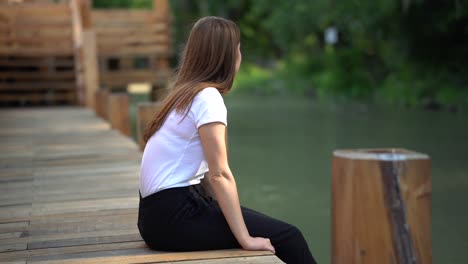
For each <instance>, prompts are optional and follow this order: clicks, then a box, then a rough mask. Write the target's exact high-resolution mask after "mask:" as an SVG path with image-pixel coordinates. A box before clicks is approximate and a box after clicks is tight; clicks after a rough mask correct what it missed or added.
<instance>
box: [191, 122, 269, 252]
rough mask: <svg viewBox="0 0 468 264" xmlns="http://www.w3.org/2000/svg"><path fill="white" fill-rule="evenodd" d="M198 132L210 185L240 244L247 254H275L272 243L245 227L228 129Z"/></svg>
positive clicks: (216, 127)
mask: <svg viewBox="0 0 468 264" xmlns="http://www.w3.org/2000/svg"><path fill="white" fill-rule="evenodd" d="M198 132H199V135H200V138H201V142H202V145H203V151H204V153H205V158H206V161H207V163H208V168H209V172H208V181H209V183H210V185H211V187H212V189H213V193H214V195H215V198H216V200H217V201H218V203H219V206H220V207H221V211H222V212H223V214H224V217H225V218H226V221H227V222H228V224H229V227H230V229H231V231H232V233H233V234H234V236H235V237H236V239H237V241H238V242H239V244H240V245H241V246H242V248H244V249H246V250H269V251H271V252H273V253H275V249H274V247H273V246H272V245H271V242H270V240H269V239H267V238H261V237H251V236H250V235H249V232H248V230H247V227H246V226H245V222H244V218H243V216H242V211H241V208H240V203H239V195H238V193H237V186H236V181H235V180H234V176H233V175H232V172H231V170H230V169H229V165H228V161H227V150H226V142H225V133H226V126H225V125H224V124H222V123H220V122H212V123H207V124H204V125H202V126H200V127H199V129H198Z"/></svg>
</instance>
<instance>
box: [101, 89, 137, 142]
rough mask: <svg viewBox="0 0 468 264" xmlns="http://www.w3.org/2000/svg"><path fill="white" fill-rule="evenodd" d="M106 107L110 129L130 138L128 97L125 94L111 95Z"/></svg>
mask: <svg viewBox="0 0 468 264" xmlns="http://www.w3.org/2000/svg"><path fill="white" fill-rule="evenodd" d="M108 107H109V109H108V111H107V113H108V117H109V122H110V124H111V127H112V128H114V129H117V130H118V131H120V132H121V133H122V134H123V135H125V136H128V137H129V136H131V132H130V117H129V97H128V95H127V94H126V93H111V94H110V95H109V103H108Z"/></svg>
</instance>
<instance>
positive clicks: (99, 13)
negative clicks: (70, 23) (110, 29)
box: [92, 9, 165, 27]
mask: <svg viewBox="0 0 468 264" xmlns="http://www.w3.org/2000/svg"><path fill="white" fill-rule="evenodd" d="M92 17H93V21H94V25H95V26H96V27H102V26H107V25H116V24H114V23H116V22H117V24H118V23H122V22H124V23H140V24H148V23H154V22H160V21H165V19H164V18H161V17H158V16H157V15H155V14H154V13H153V12H152V11H149V10H122V9H105V10H100V9H94V10H93V11H92ZM109 17H112V20H109Z"/></svg>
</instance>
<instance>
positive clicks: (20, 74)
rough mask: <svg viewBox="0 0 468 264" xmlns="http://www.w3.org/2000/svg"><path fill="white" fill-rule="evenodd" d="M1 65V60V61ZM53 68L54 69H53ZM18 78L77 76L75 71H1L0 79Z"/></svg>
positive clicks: (64, 77)
mask: <svg viewBox="0 0 468 264" xmlns="http://www.w3.org/2000/svg"><path fill="white" fill-rule="evenodd" d="M0 65H1V62H0ZM52 70H53V69H52ZM6 78H8V79H16V80H54V81H55V80H57V81H58V80H70V79H72V80H73V79H74V78H75V74H74V72H73V71H57V72H56V71H53V72H37V71H33V72H25V71H0V79H6Z"/></svg>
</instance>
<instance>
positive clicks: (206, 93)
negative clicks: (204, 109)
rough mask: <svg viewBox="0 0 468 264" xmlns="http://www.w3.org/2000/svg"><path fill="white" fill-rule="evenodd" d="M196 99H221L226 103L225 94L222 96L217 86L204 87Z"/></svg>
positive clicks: (210, 100) (203, 100)
mask: <svg viewBox="0 0 468 264" xmlns="http://www.w3.org/2000/svg"><path fill="white" fill-rule="evenodd" d="M194 99H195V100H196V101H201V102H205V101H209V102H212V101H219V102H223V103H224V99H223V96H221V93H220V92H219V90H218V89H216V88H215V87H206V88H204V89H203V90H201V91H200V92H198V94H197V95H196V96H195V98H194Z"/></svg>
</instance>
